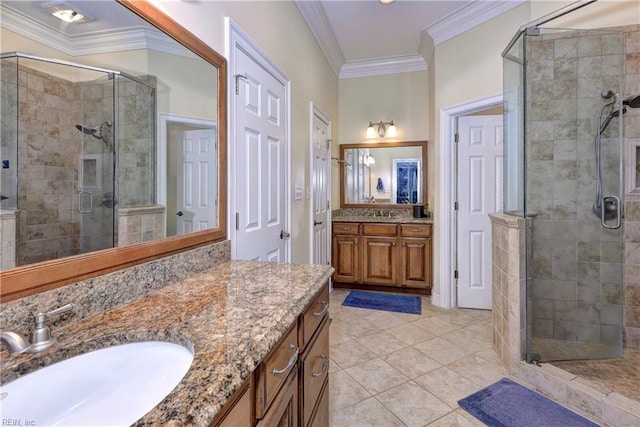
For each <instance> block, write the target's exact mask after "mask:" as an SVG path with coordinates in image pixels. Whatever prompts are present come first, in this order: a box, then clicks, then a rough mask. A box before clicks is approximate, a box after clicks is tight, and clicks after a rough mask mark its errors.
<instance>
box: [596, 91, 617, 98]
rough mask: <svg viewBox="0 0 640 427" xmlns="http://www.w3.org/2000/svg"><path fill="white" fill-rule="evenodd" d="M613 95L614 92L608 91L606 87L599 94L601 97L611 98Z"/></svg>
mask: <svg viewBox="0 0 640 427" xmlns="http://www.w3.org/2000/svg"><path fill="white" fill-rule="evenodd" d="M614 95H615V93H613V91H610V90H608V89H605V90H603V91H602V92H600V96H601V97H602V98H603V99H611V98H613V96H614Z"/></svg>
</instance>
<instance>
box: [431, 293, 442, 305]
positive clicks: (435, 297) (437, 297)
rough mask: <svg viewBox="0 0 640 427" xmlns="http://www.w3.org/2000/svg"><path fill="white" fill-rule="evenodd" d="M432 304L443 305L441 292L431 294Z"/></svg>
mask: <svg viewBox="0 0 640 427" xmlns="http://www.w3.org/2000/svg"><path fill="white" fill-rule="evenodd" d="M431 304H433V305H435V306H438V307H442V306H441V305H440V294H431Z"/></svg>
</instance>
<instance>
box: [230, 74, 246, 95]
mask: <svg viewBox="0 0 640 427" xmlns="http://www.w3.org/2000/svg"><path fill="white" fill-rule="evenodd" d="M233 77H234V78H235V79H236V95H239V94H240V83H238V80H239V79H242V80H245V81H246V80H247V76H245V75H244V74H236V75H235V76H233Z"/></svg>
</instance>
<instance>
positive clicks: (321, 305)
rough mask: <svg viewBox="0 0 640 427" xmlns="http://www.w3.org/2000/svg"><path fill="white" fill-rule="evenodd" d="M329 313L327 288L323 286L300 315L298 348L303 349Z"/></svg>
mask: <svg viewBox="0 0 640 427" xmlns="http://www.w3.org/2000/svg"><path fill="white" fill-rule="evenodd" d="M328 311H329V286H328V285H325V286H324V288H322V291H320V293H319V294H318V296H316V298H315V299H314V300H313V302H312V303H311V305H310V306H309V308H307V310H306V311H305V312H304V313H303V314H302V325H301V328H300V337H299V340H298V341H299V342H300V348H301V349H302V350H304V349H305V347H306V346H307V344H308V343H309V341H311V337H313V334H314V332H315V331H316V329H318V326H319V325H320V322H322V319H324V318H325V317H326V314H327V312H328Z"/></svg>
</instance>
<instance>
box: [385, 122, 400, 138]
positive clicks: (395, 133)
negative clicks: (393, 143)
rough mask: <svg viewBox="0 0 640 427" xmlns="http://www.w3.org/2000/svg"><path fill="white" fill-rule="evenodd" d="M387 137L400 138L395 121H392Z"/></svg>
mask: <svg viewBox="0 0 640 427" xmlns="http://www.w3.org/2000/svg"><path fill="white" fill-rule="evenodd" d="M387 136H390V137H391V138H395V137H396V136H398V130H397V129H396V125H394V124H393V120H392V121H391V125H390V126H389V127H388V128H387Z"/></svg>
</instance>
